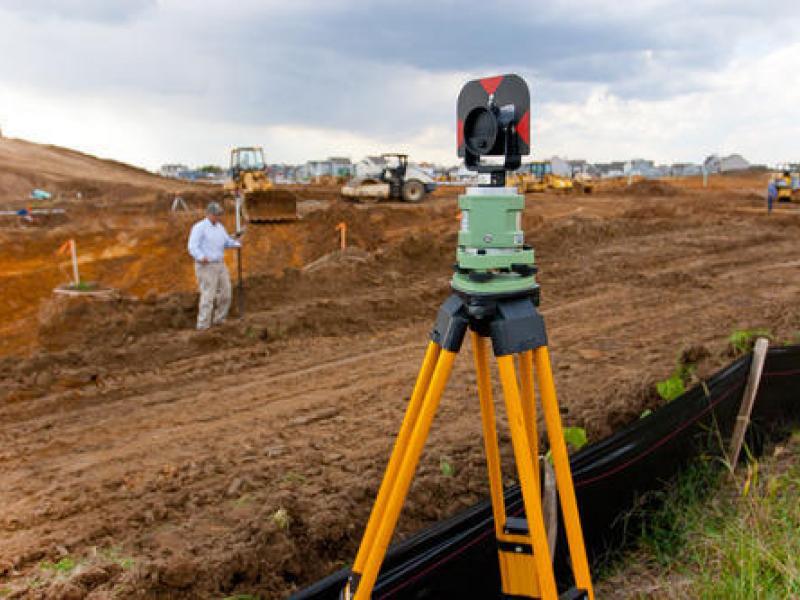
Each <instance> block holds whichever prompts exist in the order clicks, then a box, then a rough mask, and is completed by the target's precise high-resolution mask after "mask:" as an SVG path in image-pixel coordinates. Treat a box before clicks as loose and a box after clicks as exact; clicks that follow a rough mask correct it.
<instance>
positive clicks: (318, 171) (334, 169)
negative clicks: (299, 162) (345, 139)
mask: <svg viewBox="0 0 800 600" xmlns="http://www.w3.org/2000/svg"><path fill="white" fill-rule="evenodd" d="M352 173H353V163H352V162H350V159H349V158H346V157H342V156H331V157H330V158H328V159H327V160H309V161H307V162H306V164H305V167H304V169H303V175H304V176H305V177H306V178H308V179H314V178H316V177H331V176H333V177H350V175H352Z"/></svg>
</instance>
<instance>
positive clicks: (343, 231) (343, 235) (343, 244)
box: [336, 221, 347, 250]
mask: <svg viewBox="0 0 800 600" xmlns="http://www.w3.org/2000/svg"><path fill="white" fill-rule="evenodd" d="M336 231H338V232H339V247H340V248H341V249H342V250H344V249H345V248H347V223H345V222H344V221H342V222H341V223H339V224H338V225H337V226H336Z"/></svg>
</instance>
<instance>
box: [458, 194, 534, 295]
mask: <svg viewBox="0 0 800 600" xmlns="http://www.w3.org/2000/svg"><path fill="white" fill-rule="evenodd" d="M458 206H459V208H460V209H461V228H460V230H459V232H458V249H457V250H456V261H457V263H458V264H457V269H456V273H455V274H454V275H453V279H452V281H451V285H452V287H453V289H454V290H456V291H458V292H463V293H465V294H476V295H484V294H485V295H498V294H500V295H505V294H515V293H521V292H525V291H533V290H535V289H536V288H537V287H538V286H537V284H536V278H535V275H534V272H535V268H534V257H533V249H532V248H531V247H529V246H526V245H525V239H524V233H523V231H522V211H523V209H524V208H525V198H524V196H521V195H519V194H517V193H516V190H514V189H513V188H506V187H487V188H469V189H468V190H467V193H466V194H464V195H462V196H459V198H458Z"/></svg>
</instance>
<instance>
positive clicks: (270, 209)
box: [242, 190, 300, 223]
mask: <svg viewBox="0 0 800 600" xmlns="http://www.w3.org/2000/svg"><path fill="white" fill-rule="evenodd" d="M242 216H243V217H244V218H245V220H246V221H247V222H248V223H273V222H275V221H294V220H296V219H299V218H300V216H299V215H298V214H297V197H296V196H295V194H294V192H290V191H289V190H263V191H259V192H247V193H246V194H245V195H244V202H243V203H242Z"/></svg>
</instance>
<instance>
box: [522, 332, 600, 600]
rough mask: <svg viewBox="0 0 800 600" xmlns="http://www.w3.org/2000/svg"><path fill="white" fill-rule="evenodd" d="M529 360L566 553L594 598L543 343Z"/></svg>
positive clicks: (577, 577) (578, 578)
mask: <svg viewBox="0 0 800 600" xmlns="http://www.w3.org/2000/svg"><path fill="white" fill-rule="evenodd" d="M533 360H534V364H535V367H536V373H537V378H538V379H539V392H540V394H541V397H542V411H543V412H544V419H545V424H546V425H547V437H548V438H549V440H550V451H551V454H552V456H553V469H554V470H555V473H556V487H557V488H558V496H559V499H560V500H561V512H562V514H563V516H564V528H565V529H566V532H567V542H568V544H569V554H570V557H571V558H572V571H573V574H574V576H575V584H576V585H577V587H579V588H583V589H585V590H586V591H587V592H588V594H589V598H590V599H592V600H593V599H594V590H593V589H592V577H591V574H590V573H589V561H588V560H587V559H586V546H585V545H584V541H583V529H582V528H581V517H580V514H579V513H578V503H577V500H576V499H575V488H574V487H573V484H572V474H571V472H570V468H569V455H568V454H567V444H566V442H565V441H564V433H563V431H562V429H561V414H560V412H559V409H558V399H557V398H556V387H555V384H554V383H553V372H552V370H551V367H550V353H549V352H548V350H547V346H542V347H541V348H537V349H536V350H534V351H533Z"/></svg>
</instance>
